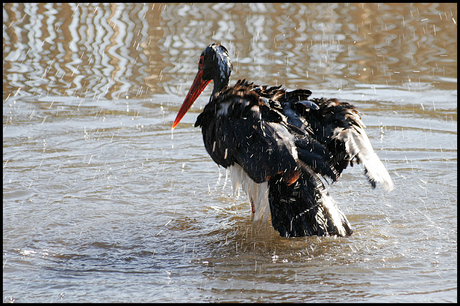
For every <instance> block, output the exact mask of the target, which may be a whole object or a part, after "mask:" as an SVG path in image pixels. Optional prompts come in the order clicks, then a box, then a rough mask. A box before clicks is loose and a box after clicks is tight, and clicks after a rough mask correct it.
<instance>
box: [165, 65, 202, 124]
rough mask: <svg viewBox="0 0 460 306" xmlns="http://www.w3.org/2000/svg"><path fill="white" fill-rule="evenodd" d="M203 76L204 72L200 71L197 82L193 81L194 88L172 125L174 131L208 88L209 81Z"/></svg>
mask: <svg viewBox="0 0 460 306" xmlns="http://www.w3.org/2000/svg"><path fill="white" fill-rule="evenodd" d="M202 75H203V70H198V73H197V74H196V77H195V80H194V81H193V84H192V87H190V89H189V91H188V94H187V96H186V97H185V100H184V103H182V106H181V107H180V109H179V112H178V113H177V116H176V120H174V123H173V125H172V128H173V129H174V128H175V127H176V126H177V125H178V124H179V122H180V121H181V119H182V118H183V117H184V116H185V114H186V113H187V111H188V110H189V109H190V107H191V106H192V104H193V102H195V100H196V99H197V98H198V97H199V95H200V94H201V93H202V92H203V90H204V89H205V88H206V86H208V84H209V82H211V80H209V81H205V80H203V79H202V77H201V76H202Z"/></svg>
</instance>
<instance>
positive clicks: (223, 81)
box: [211, 77, 229, 98]
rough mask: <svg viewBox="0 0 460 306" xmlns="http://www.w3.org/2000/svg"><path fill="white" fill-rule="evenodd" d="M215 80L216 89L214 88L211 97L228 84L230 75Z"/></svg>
mask: <svg viewBox="0 0 460 306" xmlns="http://www.w3.org/2000/svg"><path fill="white" fill-rule="evenodd" d="M213 81H214V89H213V90H212V95H211V98H212V97H215V96H216V95H217V94H218V93H219V92H221V91H222V89H224V88H225V87H227V86H228V82H229V78H228V77H226V78H217V79H214V80H213Z"/></svg>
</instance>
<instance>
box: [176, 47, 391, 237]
mask: <svg viewBox="0 0 460 306" xmlns="http://www.w3.org/2000/svg"><path fill="white" fill-rule="evenodd" d="M231 71H232V63H231V61H230V58H229V55H228V51H227V49H226V48H225V47H224V46H222V45H220V44H214V43H213V44H211V45H209V46H207V47H206V49H204V51H203V52H202V53H201V56H200V60H199V63H198V73H197V75H196V77H195V80H194V81H193V84H192V87H191V88H190V90H189V92H188V94H187V96H186V98H185V100H184V103H183V104H182V106H181V108H180V110H179V112H178V114H177V117H176V119H175V121H174V123H173V125H172V128H173V129H174V128H175V127H176V126H177V125H178V124H179V122H180V120H181V119H182V117H184V115H185V113H186V112H187V111H188V110H189V109H190V107H191V106H192V104H193V103H194V102H195V100H196V99H197V98H198V96H199V95H200V94H201V92H202V91H203V90H204V88H205V87H206V86H207V85H208V84H209V83H210V82H211V81H214V89H213V91H212V95H211V97H210V100H209V103H208V104H207V105H206V106H205V107H204V110H203V112H202V113H201V114H200V115H199V116H198V118H197V120H196V123H195V126H201V129H202V133H203V140H204V145H205V147H206V151H207V152H208V153H209V155H211V158H212V159H213V160H214V161H215V162H216V163H217V164H218V165H221V166H222V167H224V168H229V169H230V174H231V178H232V184H233V188H234V191H235V190H236V188H238V187H239V186H242V188H243V190H244V191H245V192H246V193H247V194H248V196H249V202H250V203H251V207H252V212H253V214H254V221H257V220H261V219H262V217H263V220H264V221H267V220H268V218H269V217H270V216H271V221H272V226H273V228H274V229H275V230H277V231H278V232H279V233H280V235H281V236H283V237H302V236H312V235H318V236H328V235H337V236H349V235H351V234H352V233H353V231H352V229H351V226H350V224H349V222H348V220H347V218H346V216H345V215H344V214H343V212H342V211H341V210H340V209H339V207H338V206H337V205H336V203H335V202H334V201H333V199H332V198H331V196H330V195H329V194H328V192H327V191H326V189H325V186H324V182H323V180H325V179H326V178H329V179H331V180H332V181H336V180H337V179H338V178H339V176H340V174H341V173H342V171H343V170H344V169H345V168H346V167H347V166H348V164H350V165H351V166H353V161H355V162H357V163H362V164H363V166H364V174H365V175H366V176H367V178H368V180H369V182H370V184H371V186H372V187H374V188H375V186H376V184H377V183H380V184H382V186H383V188H384V189H385V190H387V191H391V190H392V189H393V188H394V185H393V181H392V180H391V178H390V175H389V174H388V172H387V170H386V168H385V166H384V165H383V164H382V162H381V161H380V159H379V157H378V156H377V154H376V153H375V152H374V150H373V148H372V145H371V143H370V141H369V138H368V137H367V135H366V132H365V131H364V128H365V125H364V123H363V122H362V120H361V117H360V115H359V113H358V111H357V110H356V109H355V107H354V106H353V105H351V104H349V103H347V102H339V101H337V99H325V98H313V99H309V97H310V95H311V91H309V90H305V89H296V90H292V91H287V90H285V89H283V88H282V87H281V86H272V87H269V86H259V85H255V84H254V83H250V82H247V81H246V80H239V81H237V82H236V84H235V86H228V83H229V78H230V73H231ZM326 181H327V180H326Z"/></svg>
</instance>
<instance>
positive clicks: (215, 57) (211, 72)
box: [172, 43, 232, 129]
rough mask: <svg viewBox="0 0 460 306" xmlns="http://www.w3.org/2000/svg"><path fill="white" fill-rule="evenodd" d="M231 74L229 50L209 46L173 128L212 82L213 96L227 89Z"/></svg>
mask: <svg viewBox="0 0 460 306" xmlns="http://www.w3.org/2000/svg"><path fill="white" fill-rule="evenodd" d="M231 72H232V62H231V61H230V57H229V56H228V51H227V49H226V48H225V47H224V46H222V45H220V44H215V43H213V44H211V45H209V46H207V47H206V49H204V50H203V52H201V55H200V60H199V62H198V73H197V74H196V76H195V80H194V81H193V84H192V86H191V87H190V89H189V91H188V93H187V96H186V97H185V100H184V103H182V106H181V108H180V109H179V112H178V113H177V116H176V119H175V120H174V123H173V125H172V128H173V129H174V128H175V127H176V126H177V125H178V124H179V122H180V121H181V119H182V118H183V117H184V116H185V114H186V113H187V111H188V110H189V109H190V107H191V106H192V104H193V103H194V102H195V100H196V99H197V98H198V97H199V96H200V94H201V93H202V92H203V90H204V89H205V88H206V86H207V85H208V84H209V83H210V82H211V81H212V80H213V81H214V90H213V92H212V96H214V94H216V93H218V92H220V91H221V90H222V89H223V88H225V87H226V86H227V85H228V81H229V79H230V74H231Z"/></svg>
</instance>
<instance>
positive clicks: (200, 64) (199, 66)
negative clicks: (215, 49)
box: [198, 56, 204, 69]
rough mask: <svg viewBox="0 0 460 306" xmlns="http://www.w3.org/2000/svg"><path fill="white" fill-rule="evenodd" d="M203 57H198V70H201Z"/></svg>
mask: <svg viewBox="0 0 460 306" xmlns="http://www.w3.org/2000/svg"><path fill="white" fill-rule="evenodd" d="M203 64H204V56H200V61H199V62H198V69H201V68H203Z"/></svg>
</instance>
